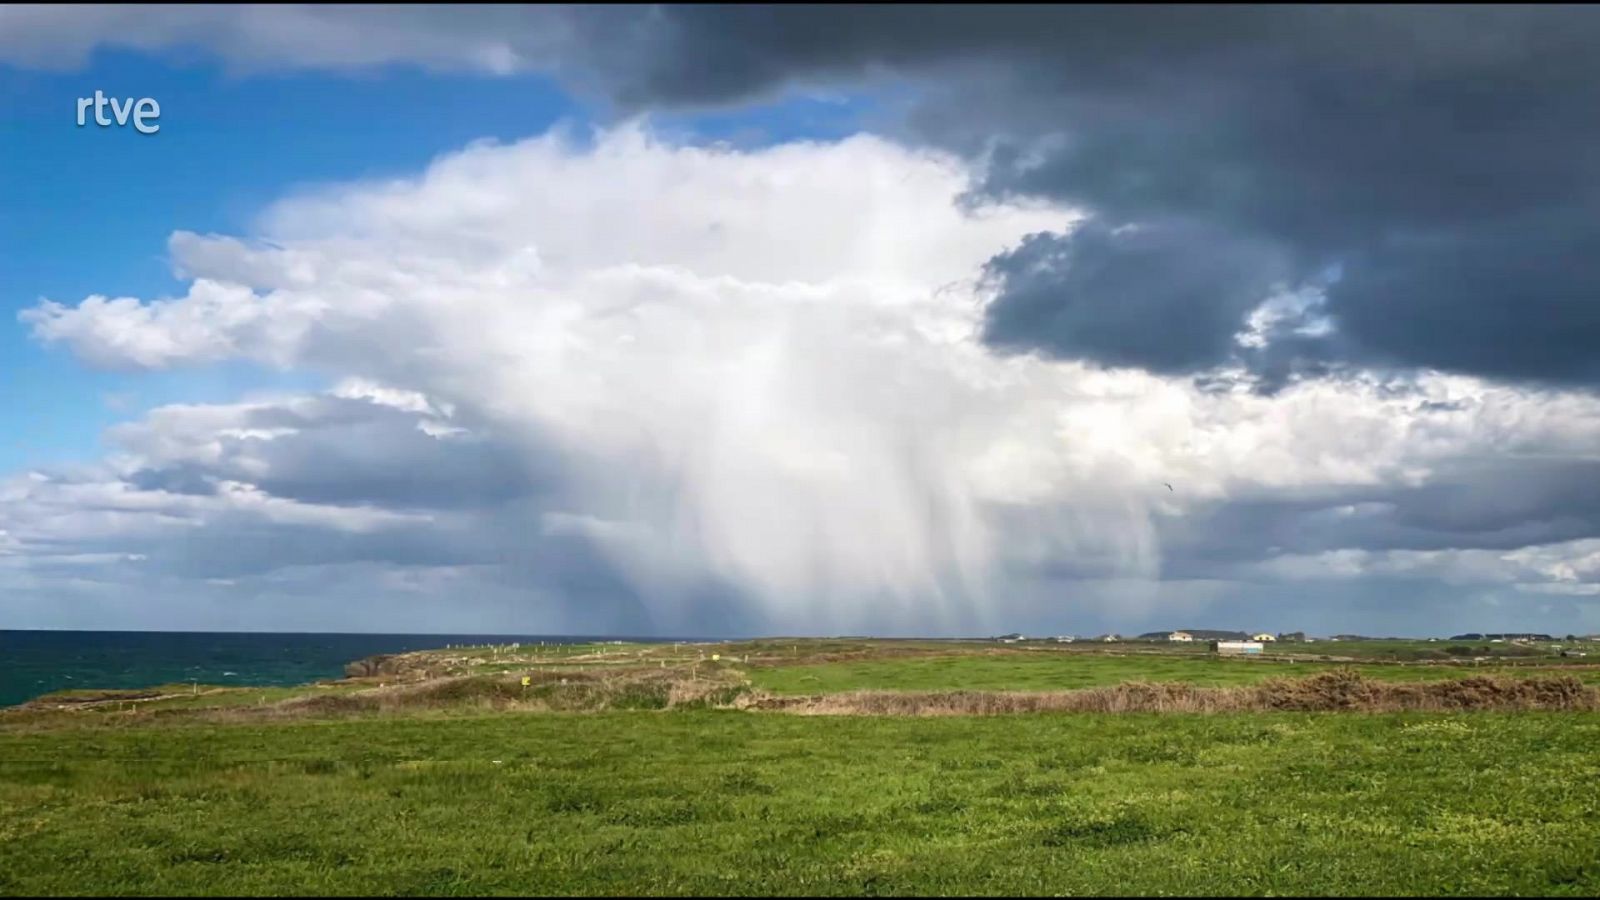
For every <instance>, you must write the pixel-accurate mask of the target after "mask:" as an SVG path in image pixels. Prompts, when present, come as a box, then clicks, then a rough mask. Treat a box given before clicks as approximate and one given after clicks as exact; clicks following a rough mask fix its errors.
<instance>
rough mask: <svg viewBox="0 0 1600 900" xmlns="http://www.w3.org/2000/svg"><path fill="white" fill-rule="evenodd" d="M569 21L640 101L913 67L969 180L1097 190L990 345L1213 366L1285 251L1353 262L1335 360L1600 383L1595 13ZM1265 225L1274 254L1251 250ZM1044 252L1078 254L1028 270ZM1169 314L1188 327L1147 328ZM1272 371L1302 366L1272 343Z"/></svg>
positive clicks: (1061, 12)
mask: <svg viewBox="0 0 1600 900" xmlns="http://www.w3.org/2000/svg"><path fill="white" fill-rule="evenodd" d="M574 15H575V17H576V21H577V22H578V23H579V24H578V26H577V31H578V32H579V33H582V34H585V35H586V36H587V37H588V38H589V39H590V43H589V44H588V48H587V49H586V50H585V51H584V54H585V59H583V60H579V61H577V62H578V63H579V64H580V68H582V67H587V71H588V72H589V77H590V78H591V79H592V80H594V81H596V82H597V83H599V84H600V85H601V86H603V87H604V88H605V89H606V90H608V91H609V92H610V93H611V94H612V96H614V97H616V98H618V99H620V100H621V101H622V102H624V103H625V104H629V105H632V106H635V107H645V106H662V105H667V106H670V105H695V104H718V103H727V102H732V101H736V100H740V99H745V98H749V97H753V96H757V95H761V94H764V93H769V92H771V91H773V90H775V89H777V88H779V87H780V86H783V85H787V84H794V83H802V82H804V83H834V84H838V83H846V82H852V81H855V82H859V81H860V80H862V79H867V78H872V77H876V76H879V75H886V76H895V77H900V78H909V79H912V80H914V81H915V82H916V83H917V87H918V91H919V93H920V95H921V96H922V97H923V99H922V100H921V101H920V103H921V105H920V107H919V108H918V109H916V110H915V111H914V113H913V115H912V118H911V126H910V127H911V128H913V129H914V130H915V131H916V132H917V133H919V134H920V135H921V136H922V137H924V138H925V139H928V140H931V141H933V142H935V143H938V144H940V145H943V146H946V147H949V148H952V149H955V150H958V151H961V152H965V153H968V154H970V155H972V156H974V157H980V156H981V157H982V158H983V159H984V160H985V161H986V162H985V165H986V169H985V175H984V178H983V180H982V183H981V185H980V187H979V188H978V192H977V193H978V194H979V195H980V196H982V197H1010V196H1032V197H1048V198H1051V199H1054V200H1059V201H1066V202H1070V203H1074V204H1078V205H1080V206H1081V207H1083V208H1085V209H1086V210H1087V211H1088V212H1089V213H1090V214H1091V215H1093V216H1094V217H1095V220H1096V221H1098V222H1099V223H1100V225H1101V226H1102V230H1101V231H1100V232H1098V233H1093V234H1091V235H1088V236H1086V237H1084V238H1082V239H1077V240H1074V239H1071V238H1055V239H1053V240H1052V241H1050V242H1049V243H1048V244H1046V243H1042V242H1040V243H1035V244H1034V245H1032V246H1030V247H1025V248H1022V249H1019V250H1017V251H1015V252H1014V253H1013V254H1011V255H1008V256H1004V257H1001V258H998V259H997V260H996V261H995V264H994V268H995V269H996V270H997V271H999V272H1000V273H1001V274H1005V273H1007V272H1008V271H1010V270H1011V269H1015V268H1018V267H1019V266H1020V267H1023V268H1024V269H1025V274H1024V275H1021V276H1019V277H1017V278H1015V280H1004V281H1002V283H1001V288H1002V289H1001V290H1000V292H999V294H998V296H997V298H996V300H995V306H994V308H993V309H992V310H991V314H990V330H989V336H990V338H991V339H992V340H994V341H996V342H997V343H999V344H1001V345H1004V346H1021V345H1027V346H1031V347H1033V348H1035V349H1042V350H1047V351H1050V352H1054V353H1057V354H1059V355H1062V356H1070V357H1086V358H1090V359H1096V360H1100V361H1103V362H1108V363H1116V364H1137V365H1142V366H1145V367H1148V368H1152V369H1156V370H1161V371H1171V370H1177V369H1185V370H1187V369H1193V368H1198V367H1203V366H1205V365H1208V364H1210V365H1215V364H1220V363H1223V362H1226V361H1228V360H1230V359H1232V358H1233V357H1234V356H1235V354H1234V351H1233V350H1232V348H1230V347H1229V346H1228V344H1227V342H1226V341H1225V340H1223V339H1222V335H1223V334H1224V333H1225V331H1226V329H1225V328H1224V326H1223V323H1225V322H1227V323H1237V320H1238V318H1239V315H1240V309H1241V305H1242V304H1244V303H1245V301H1244V299H1242V296H1241V293H1240V292H1241V290H1242V288H1243V287H1244V286H1247V285H1248V286H1254V285H1258V284H1260V283H1262V282H1264V281H1267V280H1270V278H1272V277H1276V276H1277V275H1279V274H1280V268H1281V267H1283V266H1285V265H1287V266H1288V268H1287V273H1288V275H1289V276H1290V277H1291V279H1292V280H1304V279H1309V278H1312V277H1315V275H1316V273H1318V272H1321V271H1324V270H1325V269H1326V268H1327V267H1329V266H1333V265H1338V266H1340V267H1342V272H1343V277H1342V278H1340V279H1338V280H1335V281H1334V282H1333V283H1332V284H1331V286H1330V287H1329V288H1328V301H1327V312H1328V314H1329V315H1330V316H1331V317H1332V318H1333V320H1334V321H1335V322H1336V323H1337V325H1338V326H1339V329H1340V341H1341V342H1342V343H1341V344H1340V345H1339V347H1338V352H1339V353H1340V354H1341V355H1343V356H1345V358H1347V359H1350V360H1352V361H1355V362H1359V363H1361V364H1368V365H1380V366H1394V367H1410V366H1423V367H1435V368H1441V369H1445V370H1451V371H1458V372H1466V373H1472V374H1481V375H1486V376H1492V377H1500V378H1508V379H1534V380H1542V381H1548V382H1563V383H1584V384H1593V383H1595V381H1596V379H1597V378H1600V363H1597V357H1600V354H1597V353H1596V352H1595V351H1594V348H1595V347H1597V346H1600V312H1597V310H1600V219H1597V218H1596V217H1595V216H1593V215H1592V214H1591V210H1593V209H1595V208H1596V201H1597V200H1600V197H1597V196H1596V194H1597V188H1600V154H1597V153H1595V152H1594V151H1593V148H1594V147H1595V146H1597V145H1600V114H1597V110H1600V56H1597V55H1596V54H1595V53H1594V50H1593V48H1594V47H1595V46H1596V45H1597V41H1600V11H1597V10H1591V9H1584V8H1550V7H1499V8H1495V7H1471V8H1442V7H1420V8H1418V7H1411V8H1404V7H1402V8H1382V7H1354V8H1352V7H1272V8H1266V7H1203V8H1201V7H1135V8H1128V7H1070V8H1019V7H990V6H983V7H978V6H968V7H949V6H940V7H917V8H907V7H889V6H871V7H843V8H828V9H803V8H795V7H785V8H765V7H763V8H759V9H755V8H733V9H730V8H723V7H717V8H709V7H661V8H654V9H652V10H650V11H649V12H648V13H644V14H641V13H639V12H638V11H637V10H631V11H630V10H606V11H595V12H583V13H576V14H574ZM1173 218H1177V219H1181V220H1184V221H1188V222H1193V223H1198V224H1197V225H1195V226H1194V227H1195V231H1194V232H1193V234H1194V235H1195V237H1194V239H1193V240H1192V241H1191V242H1190V243H1188V244H1186V245H1184V246H1182V247H1176V246H1172V247H1169V248H1168V250H1167V252H1166V253H1164V254H1159V255H1157V256H1156V257H1155V258H1146V259H1140V258H1138V257H1137V256H1136V255H1130V253H1129V252H1127V251H1126V250H1125V249H1124V248H1123V247H1122V246H1120V244H1119V242H1116V241H1110V240H1106V239H1105V238H1104V233H1105V230H1106V229H1110V228H1114V227H1117V226H1121V225H1125V224H1129V223H1140V222H1151V221H1154V222H1161V221H1167V220H1170V219H1173ZM1042 240H1043V239H1041V241H1042ZM1258 242H1259V243H1265V244H1268V245H1275V246H1278V247H1281V248H1282V250H1283V255H1282V256H1281V257H1280V256H1277V255H1256V254H1251V255H1248V256H1246V257H1244V258H1236V257H1235V253H1236V248H1237V247H1238V246H1240V245H1241V244H1242V243H1258ZM1208 252H1209V253H1212V254H1215V255H1216V256H1218V257H1219V258H1220V259H1222V260H1225V261H1226V263H1225V264H1224V263H1219V264H1218V265H1217V267H1216V269H1207V270H1205V271H1202V272H1201V273H1199V274H1198V277H1197V280H1196V282H1195V284H1194V285H1193V286H1192V287H1191V288H1182V287H1180V286H1179V282H1180V281H1181V280H1182V278H1183V277H1184V275H1185V274H1187V273H1186V270H1185V268H1184V267H1185V266H1186V265H1194V264H1195V263H1196V261H1197V260H1200V259H1202V258H1203V257H1204V256H1205V255H1206V254H1207V253H1208ZM1052 254H1054V255H1058V256H1065V257H1070V258H1071V259H1072V261H1073V264H1072V265H1070V266H1057V267H1055V268H1047V269H1032V268H1027V267H1026V264H1028V263H1031V262H1033V261H1036V260H1037V259H1039V258H1041V257H1047V256H1050V255H1052ZM1139 262H1147V263H1149V264H1148V265H1139V264H1138V263H1139ZM1224 267H1226V268H1227V269H1228V272H1227V274H1226V276H1225V277H1224V276H1223V275H1222V274H1221V272H1220V271H1217V270H1220V269H1222V268H1224ZM1051 272H1055V273H1056V274H1057V275H1058V276H1059V277H1058V278H1057V279H1056V280H1055V281H1052V280H1051V279H1050V277H1049V275H1050V273H1051ZM1086 272H1090V273H1103V274H1097V275H1093V276H1088V275H1086V274H1085V273H1086ZM1096 315H1098V316H1103V317H1104V320H1096V319H1095V318H1094V316H1096ZM1172 322H1182V323H1185V324H1186V325H1188V326H1189V327H1192V328H1194V329H1195V333H1194V334H1193V335H1189V336H1182V337H1178V336H1170V337H1169V338H1168V339H1166V340H1157V339H1155V338H1153V337H1152V335H1153V334H1157V333H1159V332H1160V331H1161V330H1162V329H1163V327H1164V326H1169V323H1172ZM1167 330H1168V332H1169V334H1170V331H1171V329H1170V327H1168V328H1167ZM1298 343H1299V344H1300V346H1298V347H1295V348H1292V349H1293V351H1294V355H1295V356H1296V357H1299V356H1302V355H1304V356H1308V357H1310V358H1312V359H1316V358H1317V357H1319V356H1321V357H1326V356H1327V355H1328V354H1329V350H1328V349H1327V348H1326V347H1325V346H1323V345H1322V343H1321V342H1318V341H1311V340H1305V339H1301V340H1300V341H1299V342H1298ZM1274 364H1276V365H1278V366H1279V367H1280V368H1281V367H1284V366H1292V365H1293V362H1292V360H1285V359H1284V358H1283V354H1282V353H1280V354H1278V355H1277V357H1275V359H1274Z"/></svg>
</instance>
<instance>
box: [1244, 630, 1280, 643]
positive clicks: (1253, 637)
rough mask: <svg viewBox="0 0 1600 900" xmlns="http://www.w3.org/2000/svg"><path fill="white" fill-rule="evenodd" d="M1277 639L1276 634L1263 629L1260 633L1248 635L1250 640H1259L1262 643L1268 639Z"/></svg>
mask: <svg viewBox="0 0 1600 900" xmlns="http://www.w3.org/2000/svg"><path fill="white" fill-rule="evenodd" d="M1277 639H1278V638H1277V636H1276V635H1271V634H1267V633H1266V632H1265V631H1263V632H1261V633H1260V634H1252V635H1251V636H1250V640H1252V641H1260V642H1261V643H1263V644H1265V643H1266V642H1268V641H1275V640H1277Z"/></svg>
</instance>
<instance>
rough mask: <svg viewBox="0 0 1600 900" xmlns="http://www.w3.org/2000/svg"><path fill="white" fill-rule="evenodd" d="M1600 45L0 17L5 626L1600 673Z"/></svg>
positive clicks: (174, 15) (857, 14) (109, 12)
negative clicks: (1263, 640) (1382, 654)
mask: <svg viewBox="0 0 1600 900" xmlns="http://www.w3.org/2000/svg"><path fill="white" fill-rule="evenodd" d="M1596 38H1600V12H1596V11H1593V10H1590V9H1586V8H1581V7H1564V8H1545V7H1527V8H1524V7H1511V6H1506V7H1494V6H1475V7H1465V8H1456V9H1449V8H1442V7H1416V8H1412V7H1255V8H1249V7H1208V8H1190V7H1161V8H1156V7H1134V8H1104V7H1054V8H1033V7H1011V6H995V5H986V6H981V7H980V6H952V5H943V6H938V7H925V8H906V7H889V6H855V7H842V8H807V7H790V6H785V7H759V8H758V7H719V8H710V7H692V6H663V7H647V6H632V7H615V8H613V7H565V6H544V7H515V6H493V7H472V6H466V7H463V6H451V7H449V8H443V7H432V6H426V5H412V6H405V7H383V6H374V5H365V6H359V7H341V6H314V7H311V6H305V7H302V6H293V5H279V6H270V7H253V6H228V7H208V6H171V7H165V6H160V7H144V8H139V9H127V8H121V7H98V6H72V7H63V8H56V7H44V6H38V7H35V6H26V5H13V6H6V7H0V436H3V439H0V628H86V629H185V630H208V629H209V630H277V631H374V632H397V631H420V632H432V633H438V632H461V633H486V632H503V633H523V634H528V633H546V634H556V633H582V634H595V633H617V634H629V635H652V634H653V635H662V636H674V635H694V636H713V635H716V636H721V635H727V636H737V635H759V634H797V635H798V634H886V635H972V634H995V633H1003V632H1012V631H1022V632H1024V633H1028V634H1074V633H1076V634H1097V633H1101V632H1107V631H1116V632H1122V633H1137V632H1141V631H1147V630H1159V629H1166V628H1177V627H1198V628H1238V629H1246V630H1251V631H1256V630H1267V631H1289V630H1303V631H1309V632H1312V633H1320V634H1332V633H1364V634H1395V635H1444V634H1451V633H1457V632H1466V631H1480V632H1481V631H1506V630H1516V631H1542V632H1549V633H1555V634H1566V633H1590V632H1600V393H1597V388H1600V351H1597V349H1596V348H1600V220H1597V219H1595V217H1594V216H1593V215H1592V213H1591V211H1592V210H1593V209H1595V208H1597V206H1596V202H1597V201H1600V197H1597V196H1596V194H1597V193H1600V156H1597V155H1596V154H1595V153H1594V152H1593V151H1592V149H1591V148H1592V147H1593V146H1595V145H1596V143H1597V140H1600V117H1596V116H1595V115H1594V110H1595V109H1597V108H1600V104H1597V102H1596V101H1600V61H1597V60H1596V58H1595V57H1594V54H1593V53H1592V52H1591V51H1590V49H1589V48H1591V47H1592V46H1593V45H1594V41H1595V39H1596ZM96 90H101V91H103V92H104V93H105V94H106V95H107V96H113V97H118V98H124V99H136V98H144V97H148V98H151V99H153V100H155V101H156V102H158V103H159V104H160V109H161V113H160V117H159V119H158V120H157V121H158V122H159V124H160V129H159V131H157V132H155V133H152V134H141V133H139V132H137V131H135V130H134V129H133V128H132V127H127V126H115V125H113V126H110V127H100V126H98V125H95V124H93V122H92V121H91V122H90V123H89V124H87V125H85V126H78V125H77V123H76V118H75V117H76V102H77V99H78V98H80V97H85V96H92V95H93V93H94V92H95V91H96Z"/></svg>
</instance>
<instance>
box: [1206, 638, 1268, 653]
mask: <svg viewBox="0 0 1600 900" xmlns="http://www.w3.org/2000/svg"><path fill="white" fill-rule="evenodd" d="M1211 649H1212V650H1213V651H1215V652H1217V653H1220V654H1222V655H1223V656H1245V655H1251V654H1256V653H1260V652H1261V650H1262V646H1261V642H1260V641H1212V642H1211Z"/></svg>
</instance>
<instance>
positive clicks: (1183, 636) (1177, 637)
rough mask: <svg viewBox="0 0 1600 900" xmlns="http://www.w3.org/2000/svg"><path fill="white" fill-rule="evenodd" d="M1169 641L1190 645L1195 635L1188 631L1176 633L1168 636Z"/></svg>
mask: <svg viewBox="0 0 1600 900" xmlns="http://www.w3.org/2000/svg"><path fill="white" fill-rule="evenodd" d="M1167 640H1169V641H1179V642H1182V643H1188V642H1189V641H1192V640H1194V635H1192V634H1190V633H1189V632H1187V631H1174V632H1173V633H1171V634H1169V635H1167Z"/></svg>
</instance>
